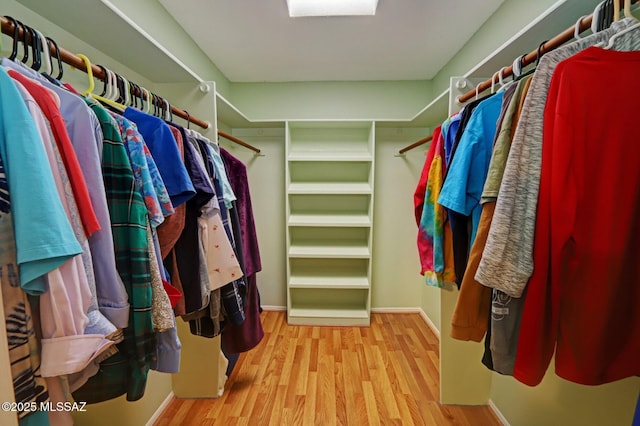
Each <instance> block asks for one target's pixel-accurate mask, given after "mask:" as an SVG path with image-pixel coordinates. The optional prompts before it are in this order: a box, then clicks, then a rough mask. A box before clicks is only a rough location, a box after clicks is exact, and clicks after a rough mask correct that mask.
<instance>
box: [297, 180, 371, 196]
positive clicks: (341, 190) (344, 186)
mask: <svg viewBox="0 0 640 426" xmlns="http://www.w3.org/2000/svg"><path fill="white" fill-rule="evenodd" d="M372 192H373V188H371V185H369V184H368V183H333V182H331V183H292V184H289V194H371V193H372Z"/></svg>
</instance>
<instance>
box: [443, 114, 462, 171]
mask: <svg viewBox="0 0 640 426" xmlns="http://www.w3.org/2000/svg"><path fill="white" fill-rule="evenodd" d="M461 118H462V114H456V115H455V116H453V117H451V120H449V127H448V128H447V133H446V135H445V138H444V163H445V165H446V166H447V167H448V166H449V163H450V162H451V151H452V150H453V143H454V142H455V140H456V133H458V128H459V127H460V119H461Z"/></svg>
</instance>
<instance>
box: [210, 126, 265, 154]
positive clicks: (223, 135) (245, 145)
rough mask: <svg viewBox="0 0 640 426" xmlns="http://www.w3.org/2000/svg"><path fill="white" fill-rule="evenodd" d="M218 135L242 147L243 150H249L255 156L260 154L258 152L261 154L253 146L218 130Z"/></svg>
mask: <svg viewBox="0 0 640 426" xmlns="http://www.w3.org/2000/svg"><path fill="white" fill-rule="evenodd" d="M218 135H220V136H222V137H223V138H225V139H228V140H230V141H231V142H235V143H237V144H238V145H241V146H244V147H245V148H248V149H250V150H251V151H253V152H255V153H256V154H260V152H261V151H260V149H258V148H256V147H255V146H253V145H249V144H248V143H246V142H245V141H243V140H240V139H238V138H236V137H235V136H233V135H230V134H229V133H227V132H223V131H222V130H218Z"/></svg>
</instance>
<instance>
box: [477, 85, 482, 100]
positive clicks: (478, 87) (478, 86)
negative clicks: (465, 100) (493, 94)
mask: <svg viewBox="0 0 640 426" xmlns="http://www.w3.org/2000/svg"><path fill="white" fill-rule="evenodd" d="M481 84H482V83H478V85H477V86H476V100H478V95H480V93H479V92H478V90H479V89H480V85H481Z"/></svg>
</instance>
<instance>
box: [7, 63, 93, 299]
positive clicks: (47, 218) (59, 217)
mask: <svg viewBox="0 0 640 426" xmlns="http://www.w3.org/2000/svg"><path fill="white" fill-rule="evenodd" d="M0 86H1V89H0V111H2V113H3V114H2V116H3V120H2V121H1V122H0V126H2V127H1V129H0V130H1V131H2V134H1V135H0V139H1V141H0V142H1V143H0V155H2V160H3V162H4V166H5V171H6V174H7V183H8V185H9V193H10V194H11V211H12V216H13V221H14V229H15V236H16V245H17V259H18V265H19V267H20V284H21V286H22V289H23V290H24V291H26V292H27V293H30V294H35V295H37V294H41V293H42V292H44V291H45V283H44V282H43V281H42V280H36V279H37V278H39V277H42V276H43V275H45V274H47V273H48V272H50V271H52V270H54V269H56V268H57V267H59V266H60V265H62V264H63V263H64V262H66V261H67V260H68V259H70V258H71V257H73V256H75V255H76V254H80V253H81V252H82V248H81V247H80V244H79V243H78V240H77V239H76V238H75V235H74V233H73V229H71V224H70V223H69V221H68V220H67V217H66V214H65V211H64V209H63V207H62V202H61V200H60V197H59V196H58V194H57V192H55V191H53V190H52V189H51V188H54V187H55V184H54V181H53V175H52V173H51V169H50V167H49V163H48V160H47V157H46V154H45V152H44V147H43V144H42V141H41V140H40V136H39V134H38V132H37V130H36V127H35V124H34V122H33V119H32V118H31V116H30V115H29V113H28V111H27V108H26V106H25V105H24V102H23V101H22V98H21V97H20V94H19V93H18V90H17V89H16V88H15V86H14V85H13V82H12V81H11V79H10V77H9V76H8V75H7V74H6V72H5V71H4V70H0ZM34 206H37V207H38V208H34ZM36 223H37V224H38V225H39V226H38V232H33V225H34V224H36Z"/></svg>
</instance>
